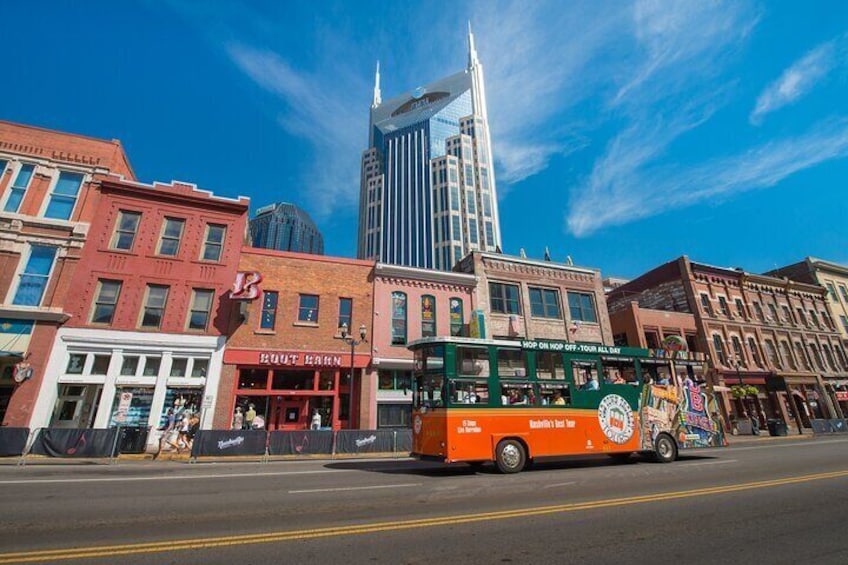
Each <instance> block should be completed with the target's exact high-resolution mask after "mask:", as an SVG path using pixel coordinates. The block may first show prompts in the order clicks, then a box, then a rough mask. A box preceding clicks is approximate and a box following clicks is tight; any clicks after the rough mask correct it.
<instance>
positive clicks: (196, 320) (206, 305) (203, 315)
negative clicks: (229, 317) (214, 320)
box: [188, 288, 215, 330]
mask: <svg viewBox="0 0 848 565" xmlns="http://www.w3.org/2000/svg"><path fill="white" fill-rule="evenodd" d="M214 298H215V291H214V290H208V289H199V288H195V289H192V291H191V312H190V313H189V317H188V329H190V330H205V329H206V327H207V326H208V325H209V315H210V313H211V312H212V302H213V300H214Z"/></svg>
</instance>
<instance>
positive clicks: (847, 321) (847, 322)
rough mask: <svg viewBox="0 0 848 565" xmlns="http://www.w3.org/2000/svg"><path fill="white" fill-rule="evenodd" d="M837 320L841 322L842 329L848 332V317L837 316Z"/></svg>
mask: <svg viewBox="0 0 848 565" xmlns="http://www.w3.org/2000/svg"><path fill="white" fill-rule="evenodd" d="M839 321H840V322H842V329H843V330H845V332H846V333H848V317H846V316H839Z"/></svg>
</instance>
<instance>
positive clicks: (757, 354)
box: [748, 337, 763, 367]
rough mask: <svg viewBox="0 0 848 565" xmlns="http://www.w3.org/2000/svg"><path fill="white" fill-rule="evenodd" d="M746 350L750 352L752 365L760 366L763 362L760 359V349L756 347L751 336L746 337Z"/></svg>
mask: <svg viewBox="0 0 848 565" xmlns="http://www.w3.org/2000/svg"><path fill="white" fill-rule="evenodd" d="M748 351H749V352H750V353H751V359H753V361H754V365H756V366H757V367H762V366H763V364H762V362H761V361H760V351H759V348H758V347H757V340H755V339H754V338H753V337H749V338H748Z"/></svg>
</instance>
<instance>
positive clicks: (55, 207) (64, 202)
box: [44, 171, 82, 220]
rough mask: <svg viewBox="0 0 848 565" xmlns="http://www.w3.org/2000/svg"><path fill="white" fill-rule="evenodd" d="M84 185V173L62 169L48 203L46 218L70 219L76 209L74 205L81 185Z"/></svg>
mask: <svg viewBox="0 0 848 565" xmlns="http://www.w3.org/2000/svg"><path fill="white" fill-rule="evenodd" d="M81 186H82V174H80V173H69V172H67V171H62V172H60V173H59V180H57V181H56V186H54V187H53V193H52V194H51V195H50V202H49V203H48V204H47V210H46V211H45V212H44V217H45V218H55V219H57V220H67V219H70V217H71V214H72V213H73V211H74V206H75V205H76V203H77V196H78V195H79V190H80V187H81Z"/></svg>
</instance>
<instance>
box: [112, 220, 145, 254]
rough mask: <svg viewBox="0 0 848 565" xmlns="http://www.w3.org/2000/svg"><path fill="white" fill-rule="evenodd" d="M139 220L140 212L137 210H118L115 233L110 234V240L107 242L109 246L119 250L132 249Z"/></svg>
mask: <svg viewBox="0 0 848 565" xmlns="http://www.w3.org/2000/svg"><path fill="white" fill-rule="evenodd" d="M140 220H141V214H139V213H138V212H128V211H126V210H121V211H120V212H118V222H117V223H116V224H115V233H114V235H113V236H112V242H111V243H110V244H109V248H110V249H120V250H121V251H130V250H132V246H133V241H135V234H136V232H137V231H138V223H139V221H140Z"/></svg>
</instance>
